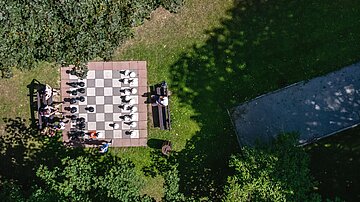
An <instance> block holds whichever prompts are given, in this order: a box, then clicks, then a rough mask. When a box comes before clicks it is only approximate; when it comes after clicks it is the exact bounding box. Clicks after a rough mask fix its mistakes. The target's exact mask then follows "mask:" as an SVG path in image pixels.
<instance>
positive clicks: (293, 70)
mask: <svg viewBox="0 0 360 202" xmlns="http://www.w3.org/2000/svg"><path fill="white" fill-rule="evenodd" d="M225 11H226V12H225ZM219 22H220V23H219ZM136 31H137V32H136V34H135V37H134V39H133V40H131V41H130V42H128V43H127V44H126V45H125V46H124V47H123V48H122V49H120V51H119V53H118V54H116V55H115V58H116V59H141V60H146V61H148V65H149V66H148V77H149V82H150V84H153V83H156V82H159V81H162V80H167V81H168V82H169V84H170V86H171V90H172V91H173V96H172V98H171V109H172V117H173V125H174V127H173V130H172V131H171V132H162V131H158V130H153V129H152V130H150V136H149V137H150V138H157V139H170V140H172V141H173V143H174V145H175V148H176V150H177V151H179V152H178V162H179V165H180V166H179V170H180V177H181V181H180V183H181V189H182V191H184V192H185V193H186V194H187V195H191V196H194V197H196V198H200V199H207V198H208V199H215V198H218V197H220V196H221V193H222V189H223V183H224V182H225V181H226V176H227V175H228V174H229V170H228V168H227V163H228V158H229V156H230V155H231V154H232V153H234V152H238V151H239V148H238V147H237V140H236V138H235V134H234V132H233V129H232V128H231V125H230V121H229V118H228V115H227V111H226V109H228V108H230V107H233V106H234V105H236V104H238V103H241V102H243V101H247V100H250V99H252V98H254V97H256V96H258V95H260V94H263V93H266V92H269V91H273V90H276V89H278V88H281V87H284V86H286V85H289V84H291V83H294V82H297V81H301V80H307V79H311V78H313V77H316V76H319V75H324V74H326V73H328V72H331V71H334V70H337V69H339V68H341V67H344V66H346V65H349V64H352V63H354V62H356V61H358V60H359V59H360V56H359V55H358V53H359V51H360V43H359V42H360V10H359V3H358V2H357V1H355V0H347V1H332V2H328V1H325V0H320V1H306V2H305V1H304V2H299V1H291V2H289V1H283V0H275V1H268V2H264V3H258V2H252V1H242V2H241V3H239V4H237V5H233V4H232V2H230V1H226V2H224V1H215V2H214V3H213V1H211V3H209V2H208V1H199V2H198V1H196V2H195V1H194V2H188V4H187V5H186V6H185V7H184V10H183V11H182V13H180V14H179V15H177V16H175V17H174V16H173V15H169V14H166V13H163V12H160V13H158V14H155V19H153V20H152V21H150V22H148V23H146V24H145V25H144V26H143V27H141V28H139V29H138V30H136ZM132 159H134V160H135V161H138V162H139V160H136V159H141V156H140V155H139V156H136V155H134V154H133V155H132ZM143 161H145V160H143ZM139 165H140V164H139Z"/></svg>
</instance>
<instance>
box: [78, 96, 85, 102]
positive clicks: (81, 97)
mask: <svg viewBox="0 0 360 202" xmlns="http://www.w3.org/2000/svg"><path fill="white" fill-rule="evenodd" d="M77 99H78V100H80V102H84V101H85V97H84V96H80V97H79V98H77Z"/></svg>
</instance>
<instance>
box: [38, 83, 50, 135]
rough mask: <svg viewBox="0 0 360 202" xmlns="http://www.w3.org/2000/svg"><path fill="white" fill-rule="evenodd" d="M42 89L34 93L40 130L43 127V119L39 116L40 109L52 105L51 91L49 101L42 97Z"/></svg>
mask: <svg viewBox="0 0 360 202" xmlns="http://www.w3.org/2000/svg"><path fill="white" fill-rule="evenodd" d="M44 88H45V86H44V87H43V88H41V89H38V90H37V92H36V99H37V112H38V119H39V129H42V128H43V126H44V121H43V117H42V116H41V114H40V110H41V108H42V107H44V106H46V105H52V104H53V96H54V95H53V91H52V92H51V96H50V98H49V99H47V100H46V99H45V96H44Z"/></svg>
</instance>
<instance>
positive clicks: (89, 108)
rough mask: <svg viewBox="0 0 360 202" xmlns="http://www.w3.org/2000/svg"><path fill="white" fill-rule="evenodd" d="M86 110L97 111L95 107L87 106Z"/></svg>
mask: <svg viewBox="0 0 360 202" xmlns="http://www.w3.org/2000/svg"><path fill="white" fill-rule="evenodd" d="M85 110H87V111H89V112H94V111H95V109H94V107H85Z"/></svg>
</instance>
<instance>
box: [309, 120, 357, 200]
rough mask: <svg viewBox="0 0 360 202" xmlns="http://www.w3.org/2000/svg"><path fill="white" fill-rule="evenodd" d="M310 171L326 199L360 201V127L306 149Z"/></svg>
mask: <svg viewBox="0 0 360 202" xmlns="http://www.w3.org/2000/svg"><path fill="white" fill-rule="evenodd" d="M307 149H308V152H309V154H310V156H311V171H312V174H313V176H314V177H315V179H316V180H317V181H319V185H318V187H319V190H318V192H319V193H320V194H321V195H323V196H324V197H326V198H335V197H340V198H341V199H343V200H345V201H359V200H360V193H359V190H360V173H359V171H358V169H359V167H360V126H358V127H356V128H353V129H349V130H347V131H344V132H341V133H339V134H337V135H335V136H332V137H330V138H326V139H324V140H321V141H319V142H317V143H315V144H312V145H309V146H307Z"/></svg>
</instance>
